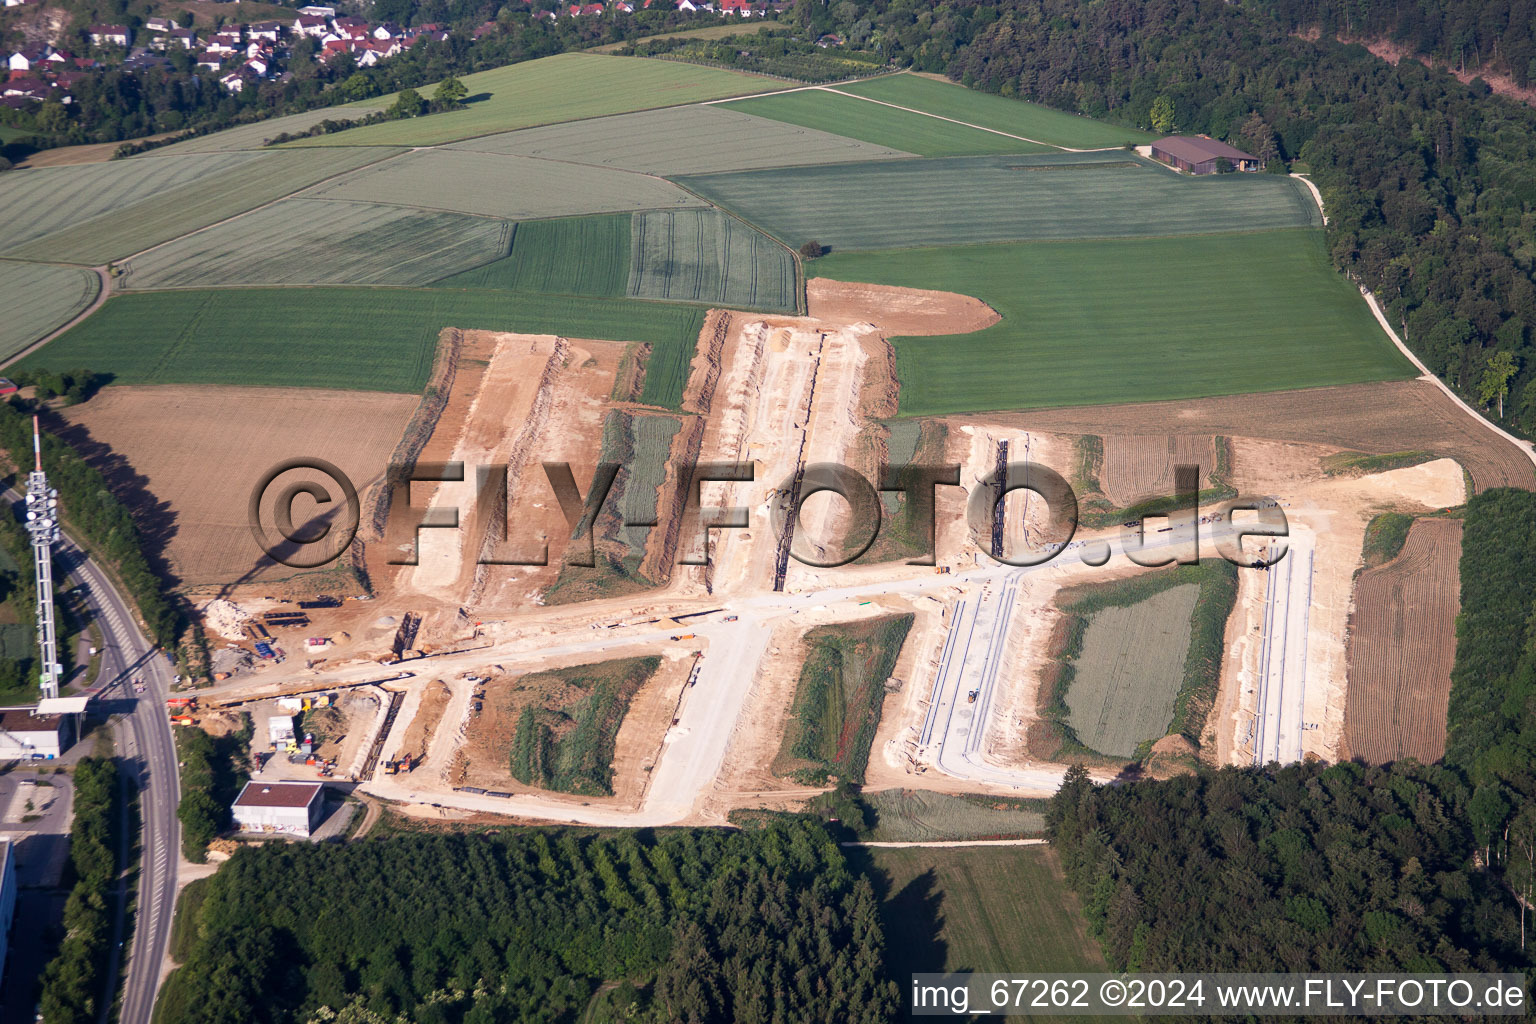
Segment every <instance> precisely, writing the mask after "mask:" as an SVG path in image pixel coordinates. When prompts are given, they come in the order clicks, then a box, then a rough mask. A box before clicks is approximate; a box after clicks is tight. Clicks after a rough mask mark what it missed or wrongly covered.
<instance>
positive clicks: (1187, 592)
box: [1064, 583, 1200, 757]
mask: <svg viewBox="0 0 1536 1024" xmlns="http://www.w3.org/2000/svg"><path fill="white" fill-rule="evenodd" d="M1199 596H1200V588H1199V587H1198V586H1196V585H1195V584H1192V583H1186V584H1182V585H1180V586H1177V587H1171V588H1169V589H1167V590H1164V591H1161V592H1159V593H1157V594H1154V595H1153V596H1151V597H1149V598H1147V599H1145V600H1143V601H1138V602H1137V603H1135V604H1133V605H1129V606H1127V607H1109V608H1102V609H1100V610H1099V611H1096V612H1094V613H1093V615H1092V617H1091V618H1090V619H1089V622H1088V628H1087V630H1086V631H1085V632H1084V634H1083V639H1082V651H1081V652H1080V653H1079V654H1078V655H1077V657H1076V658H1074V659H1073V667H1074V671H1073V673H1072V684H1071V686H1070V687H1069V688H1068V689H1067V692H1066V694H1065V696H1064V699H1065V701H1066V704H1067V709H1068V715H1067V719H1066V721H1067V724H1068V725H1070V726H1071V727H1072V731H1073V732H1074V733H1075V734H1076V735H1077V738H1078V741H1079V742H1081V743H1082V744H1083V745H1084V746H1086V747H1088V748H1089V749H1090V750H1095V751H1098V752H1099V753H1101V754H1107V755H1108V756H1110V757H1134V756H1136V752H1137V747H1138V746H1139V745H1140V744H1142V743H1145V742H1147V741H1148V740H1156V739H1160V738H1161V737H1163V736H1164V735H1166V734H1167V732H1168V723H1169V722H1170V721H1172V720H1173V700H1174V698H1175V697H1176V696H1177V695H1178V692H1179V686H1180V685H1181V684H1182V682H1183V680H1184V655H1185V652H1186V651H1187V650H1188V649H1189V617H1190V615H1191V614H1192V613H1193V612H1194V610H1195V599H1196V598H1197V597H1199Z"/></svg>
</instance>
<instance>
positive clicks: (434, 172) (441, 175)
mask: <svg viewBox="0 0 1536 1024" xmlns="http://www.w3.org/2000/svg"><path fill="white" fill-rule="evenodd" d="M435 116H443V115H435ZM305 196H306V197H307V198H314V199H351V200H355V201H358V202H367V203H395V204H397V205H400V206H415V207H419V208H422V209H431V210H450V211H453V212H456V213H475V214H480V215H481V216H486V217H506V218H509V219H511V220H532V219H534V218H540V217H573V216H578V215H581V214H587V213H607V212H611V211H619V210H626V211H627V210H654V209H665V208H676V207H683V206H701V205H703V204H702V203H700V201H699V200H698V199H695V198H694V197H693V196H691V195H689V194H688V193H687V192H684V191H683V190H682V189H680V188H678V187H677V186H676V185H674V184H672V183H671V182H669V181H663V180H661V179H660V178H654V177H649V176H647V175H644V174H634V173H631V172H629V171H620V170H614V169H613V168H609V167H586V166H580V165H573V164H564V163H557V162H555V161H553V160H537V159H532V158H529V157H523V156H502V155H499V154H495V153H475V152H470V151H468V150H445V149H430V150H423V151H421V152H418V153H407V154H405V155H404V156H401V157H397V158H396V159H393V160H386V161H382V162H380V163H376V164H373V165H372V166H369V167H364V168H362V169H361V170H358V171H355V172H353V173H351V174H347V175H344V176H342V177H339V178H336V179H334V180H332V181H328V182H326V183H324V184H323V185H318V186H316V187H315V188H312V189H310V190H309V191H308V192H306V193H305Z"/></svg>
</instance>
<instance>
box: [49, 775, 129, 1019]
mask: <svg viewBox="0 0 1536 1024" xmlns="http://www.w3.org/2000/svg"><path fill="white" fill-rule="evenodd" d="M74 784H75V818H74V823H73V824H72V825H71V826H70V831H69V866H70V871H71V872H72V873H73V874H74V878H75V884H74V888H72V889H71V890H70V893H69V899H68V901H67V902H66V903H65V904H64V928H65V936H64V942H63V944H62V945H61V946H60V947H59V952H58V955H56V956H55V957H54V958H53V960H51V961H49V963H48V966H47V968H46V969H45V970H44V972H43V983H42V993H41V996H40V997H39V1000H38V1001H39V1004H40V1007H41V1013H42V1015H43V1017H42V1019H44V1020H46V1021H48V1022H49V1024H94V1022H95V1020H96V1017H97V1013H98V1011H99V1009H100V1007H101V999H102V996H103V994H104V993H105V991H106V981H107V978H106V969H107V960H108V954H109V953H111V942H112V919H113V913H112V908H111V900H112V883H113V880H114V879H115V878H116V877H117V846H118V837H119V812H118V803H117V801H118V795H119V789H118V772H117V766H116V765H115V764H113V762H112V761H110V760H107V759H105V758H99V757H87V758H82V759H81V761H80V763H79V764H77V765H76V766H75V771H74Z"/></svg>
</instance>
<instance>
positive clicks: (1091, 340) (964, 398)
mask: <svg viewBox="0 0 1536 1024" xmlns="http://www.w3.org/2000/svg"><path fill="white" fill-rule="evenodd" d="M807 272H808V273H810V274H812V275H814V276H818V277H830V278H834V279H836V280H839V281H864V282H870V283H873V284H889V285H904V286H907V287H912V288H935V289H940V290H944V291H954V292H960V293H963V294H967V295H974V296H976V297H977V298H980V299H982V300H983V301H985V302H987V303H988V304H989V305H991V306H992V308H994V309H996V310H997V311H998V312H999V313H1001V314H1002V316H1003V321H1002V322H1001V323H999V324H996V325H994V326H992V327H989V328H987V329H986V330H983V331H977V332H976V333H974V334H965V335H955V336H951V337H931V338H898V339H896V341H895V346H896V369H897V375H898V378H899V380H900V382H901V406H900V409H901V413H902V415H905V416H933V415H943V414H948V413H962V412H982V411H987V410H996V409H1028V408H1040V407H1049V406H1066V405H1093V404H1098V403H1109V402H1151V401H1157V400H1159V399H1168V398H1199V397H1205V396H1210V395H1231V394H1243V393H1246V392H1253V391H1280V390H1285V389H1289V388H1301V387H1317V386H1321V385H1324V384H1346V383H1358V382H1361V381H1372V380H1401V379H1407V378H1410V377H1413V376H1415V372H1414V370H1413V368H1412V367H1411V366H1410V365H1409V364H1408V363H1407V361H1406V360H1404V359H1403V358H1402V357H1401V356H1400V355H1399V354H1398V353H1397V351H1396V349H1394V348H1393V347H1392V345H1391V343H1390V342H1389V341H1388V340H1387V339H1386V338H1385V337H1384V336H1383V335H1382V333H1381V330H1380V328H1379V327H1378V326H1377V325H1376V322H1375V321H1374V320H1373V319H1372V317H1371V314H1370V311H1369V310H1368V309H1367V308H1366V305H1365V303H1364V302H1363V301H1362V300H1361V298H1360V295H1359V293H1358V292H1357V291H1356V290H1355V289H1354V287H1353V286H1352V285H1350V283H1349V282H1348V281H1346V280H1345V279H1344V278H1343V277H1341V276H1339V275H1338V274H1337V273H1335V272H1334V270H1333V268H1332V267H1331V266H1330V265H1329V262H1328V254H1327V251H1326V250H1325V248H1324V245H1323V235H1322V232H1321V231H1274V232H1265V233H1255V234H1244V235H1213V236H1206V237H1199V238H1148V239H1137V240H1128V241H1119V242H1103V241H1101V242H1059V243H1032V244H1023V245H972V246H956V247H951V248H943V249H898V250H892V251H888V252H878V253H849V254H846V255H842V256H839V255H836V254H833V255H831V256H827V257H823V258H822V259H819V260H813V261H811V263H809V264H808V265H807Z"/></svg>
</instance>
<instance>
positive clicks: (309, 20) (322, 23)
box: [290, 14, 331, 39]
mask: <svg viewBox="0 0 1536 1024" xmlns="http://www.w3.org/2000/svg"><path fill="white" fill-rule="evenodd" d="M290 28H291V29H292V31H293V34H294V35H296V36H309V37H310V38H312V39H319V38H320V37H321V36H323V35H325V34H326V33H327V32H329V31H330V29H331V26H330V23H329V22H328V21H326V20H325V19H324V18H322V17H320V16H318V15H315V14H301V15H299V16H298V17H297V18H295V19H293V25H292V26H290Z"/></svg>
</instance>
